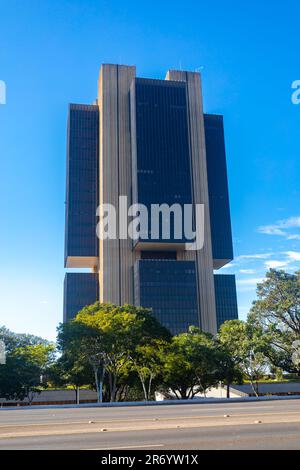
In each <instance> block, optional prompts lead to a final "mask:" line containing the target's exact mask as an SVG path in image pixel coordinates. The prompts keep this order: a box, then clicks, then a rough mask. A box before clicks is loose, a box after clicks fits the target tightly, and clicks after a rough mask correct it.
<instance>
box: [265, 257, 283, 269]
mask: <svg viewBox="0 0 300 470" xmlns="http://www.w3.org/2000/svg"><path fill="white" fill-rule="evenodd" d="M287 264H288V261H279V260H275V259H274V260H270V261H266V262H265V267H266V268H267V269H277V268H283V267H284V266H287Z"/></svg>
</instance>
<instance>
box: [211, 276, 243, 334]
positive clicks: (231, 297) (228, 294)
mask: <svg viewBox="0 0 300 470" xmlns="http://www.w3.org/2000/svg"><path fill="white" fill-rule="evenodd" d="M214 280H215V295H216V310H217V325H218V328H219V327H220V326H221V325H222V323H224V322H225V321H226V320H236V319H237V318H238V307H237V296H236V284H235V276H234V274H215V275H214Z"/></svg>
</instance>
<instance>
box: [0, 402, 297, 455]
mask: <svg viewBox="0 0 300 470" xmlns="http://www.w3.org/2000/svg"><path fill="white" fill-rule="evenodd" d="M0 449H93V450H94V449H95V450H104V449H105V450H107V449H109V450H113V449H124V450H125V449H147V450H163V449H165V450H169V449H177V450H179V449H180V450H185V449H298V450H300V400H283V401H270V402H252V403H249V402H248V403H228V404H227V403H226V404H207V405H206V404H189V405H187V404H186V405H176V406H174V405H171V406H168V405H163V406H145V407H126V408H69V409H68V408H65V409H64V408H60V409H59V408H57V409H31V410H26V409H24V408H21V409H19V410H9V409H2V410H0Z"/></svg>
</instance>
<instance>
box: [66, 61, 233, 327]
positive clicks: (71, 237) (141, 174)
mask: <svg viewBox="0 0 300 470" xmlns="http://www.w3.org/2000/svg"><path fill="white" fill-rule="evenodd" d="M166 78H167V79H166V80H154V79H145V78H137V77H136V71H135V67H131V66H123V65H107V64H105V65H102V67H101V70H100V76H99V82H98V100H97V106H84V105H74V106H75V108H76V106H78V109H79V110H80V109H81V108H82V110H85V113H87V112H88V111H89V113H90V114H88V115H87V116H93V117H92V118H87V116H86V115H85V114H84V113H83V114H80V113H79V114H76V113H75V111H76V109H75V108H74V110H73V108H72V107H71V109H70V116H69V131H68V165H67V201H66V204H67V208H66V267H90V268H92V269H93V273H94V274H91V275H89V274H84V273H78V274H76V273H72V275H70V273H69V274H67V277H66V284H65V300H64V319H65V320H67V319H69V318H72V317H73V316H74V315H75V314H76V311H75V310H80V308H82V307H83V306H84V305H86V303H92V302H93V301H95V300H98V299H99V300H100V301H101V302H112V303H115V304H117V305H122V304H124V303H129V304H135V305H141V306H143V307H149V308H152V310H153V314H154V315H155V316H156V317H157V318H158V319H159V320H160V321H161V323H163V324H164V325H165V326H167V327H168V328H169V329H170V330H171V331H172V332H173V333H174V334H177V333H180V332H182V331H187V329H188V327H189V326H191V325H196V326H200V327H201V328H202V329H203V330H204V331H209V332H211V333H213V334H214V333H216V331H217V326H219V325H220V324H221V323H222V322H223V321H225V320H226V319H230V318H236V317H237V302H236V289H235V278H234V276H226V275H220V274H218V275H216V274H215V275H214V269H219V268H220V267H222V266H224V265H225V264H227V263H228V262H229V261H231V259H232V258H233V254H232V236H231V224H230V211H229V198H228V187H227V171H226V156H225V146H224V133H223V120H222V117H221V116H214V115H204V114H203V109H202V92H201V81H200V75H199V74H198V73H192V72H182V71H169V72H168V74H167V77H166ZM74 113H75V114H74ZM95 126H96V127H95ZM95 129H96V130H95ZM95 182H96V183H95ZM89 183H91V187H90V188H89ZM120 196H126V197H127V207H125V208H126V209H128V207H129V206H130V205H131V204H132V203H135V204H142V205H143V206H144V207H146V208H147V210H148V214H149V216H150V214H151V210H152V207H153V205H157V206H159V210H160V218H158V220H159V223H158V225H157V227H156V228H158V232H156V231H155V229H154V227H153V225H152V222H153V220H151V223H150V225H148V228H147V230H146V232H145V231H144V232H143V231H141V232H140V234H139V237H138V238H137V239H136V240H134V241H132V240H131V238H130V237H128V236H126V232H125V233H121V232H120V229H121V227H123V228H124V226H125V227H126V226H127V225H128V222H130V220H131V219H130V217H129V218H128V220H126V219H127V215H126V213H125V215H124V211H122V210H121V209H122V207H120V204H123V202H120V201H121V200H120ZM191 203H193V204H203V205H204V246H203V248H202V249H201V250H197V251H189V250H187V249H186V248H187V245H186V243H187V241H188V240H187V239H186V237H185V234H184V233H181V235H178V233H177V232H176V230H175V228H174V225H172V224H171V233H170V236H169V237H166V236H165V235H164V229H163V224H164V220H165V219H166V214H165V213H164V210H163V207H162V206H161V205H165V206H166V205H168V206H169V207H171V211H170V213H169V217H170V220H174V219H175V217H176V214H178V210H179V212H180V211H182V214H183V213H184V208H185V205H187V204H191ZM98 204H100V205H103V204H111V205H112V206H113V207H114V208H115V211H116V215H117V224H116V229H117V237H116V239H105V240H98V239H96V233H95V227H96V222H97V218H96V207H97V206H98ZM122 217H123V220H122ZM89 221H90V222H89ZM122 222H123V223H122ZM172 227H173V231H172ZM182 229H183V226H182ZM154 233H155V234H156V235H155V236H154ZM91 234H92V235H91ZM91 240H92V242H91ZM91 245H93V247H94V248H93V249H90V248H88V246H89V247H91ZM74 247H75V248H76V249H74ZM84 276H86V277H84ZM95 279H96V281H95ZM95 282H96V285H98V286H99V288H96V290H95ZM95 292H97V293H98V294H97V295H96V293H95ZM93 295H94V298H92V297H93ZM80 299H81V300H80ZM70 306H72V308H71V307H70Z"/></svg>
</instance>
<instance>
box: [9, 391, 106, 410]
mask: <svg viewBox="0 0 300 470" xmlns="http://www.w3.org/2000/svg"><path fill="white" fill-rule="evenodd" d="M79 398H80V402H81V403H93V402H97V394H96V392H95V391H94V390H80V392H79ZM75 403H76V392H75V390H69V389H68V390H43V391H42V392H41V393H39V394H37V395H35V397H34V399H33V401H32V404H33V405H35V406H36V405H68V404H70V405H71V404H75ZM16 405H18V406H28V400H23V401H16V400H6V399H5V398H0V406H16Z"/></svg>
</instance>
